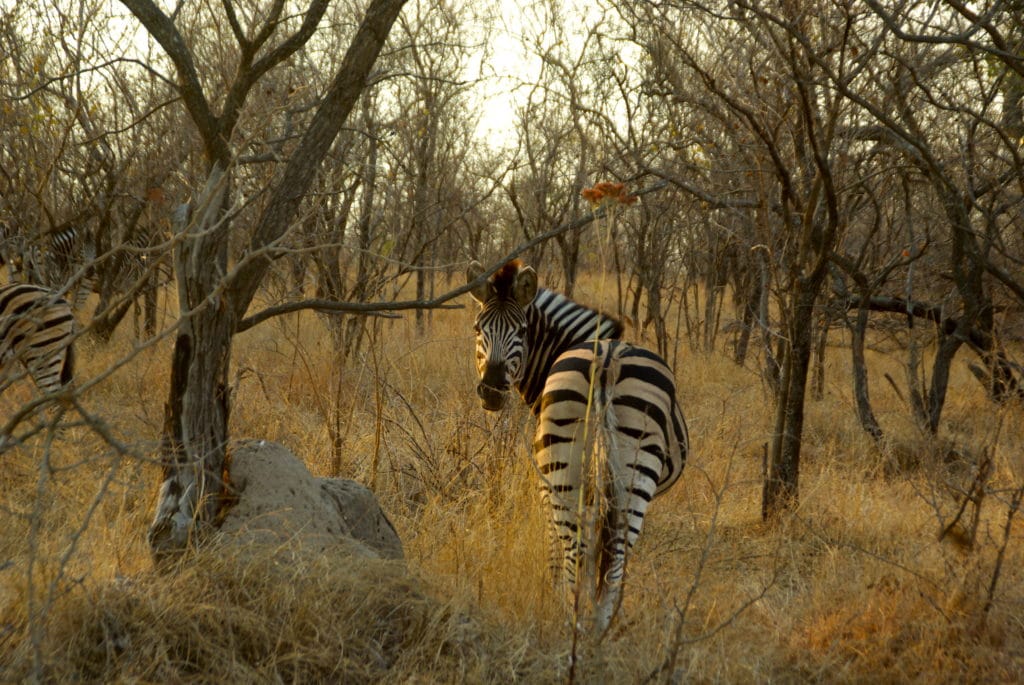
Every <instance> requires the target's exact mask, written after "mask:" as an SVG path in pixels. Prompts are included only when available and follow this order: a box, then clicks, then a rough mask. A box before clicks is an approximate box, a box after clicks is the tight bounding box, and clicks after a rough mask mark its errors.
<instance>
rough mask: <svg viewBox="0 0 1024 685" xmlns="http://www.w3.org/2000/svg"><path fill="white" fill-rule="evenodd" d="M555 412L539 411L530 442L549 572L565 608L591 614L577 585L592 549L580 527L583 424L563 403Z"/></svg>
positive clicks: (583, 506)
mask: <svg viewBox="0 0 1024 685" xmlns="http://www.w3.org/2000/svg"><path fill="white" fill-rule="evenodd" d="M556 408H557V409H558V411H556V412H551V411H544V412H542V413H541V416H540V420H539V422H538V424H537V433H536V439H535V441H534V460H535V462H536V465H537V469H538V471H539V473H540V479H541V482H540V495H541V502H542V504H543V505H544V507H545V508H546V509H547V511H548V531H549V536H550V539H551V568H552V573H553V575H554V577H555V583H556V586H557V587H558V590H559V594H561V595H562V596H563V597H564V599H565V604H566V607H567V608H568V609H569V610H570V611H573V610H576V612H577V613H589V612H586V605H587V604H589V602H588V601H587V599H588V598H587V597H583V596H578V592H579V591H580V588H581V586H580V585H579V584H578V583H579V581H580V580H583V579H584V576H585V575H586V564H585V560H586V558H587V557H588V556H589V555H588V552H589V551H590V550H591V549H592V548H593V545H592V544H591V538H592V535H590V530H588V528H591V527H588V526H586V525H585V524H584V521H585V520H586V518H588V517H587V515H586V509H587V504H588V503H587V502H586V501H585V500H581V497H583V496H585V494H586V493H585V492H584V489H583V488H582V487H581V483H582V479H583V474H582V465H583V453H584V432H585V430H586V428H587V426H586V422H585V421H583V420H582V417H580V416H573V415H572V414H575V412H573V411H570V414H569V415H566V409H567V407H566V406H565V403H564V402H563V403H561V404H559V405H557V407H556ZM568 409H570V410H571V409H572V408H571V407H568ZM583 409H584V411H585V407H583ZM582 587H584V588H585V587H586V585H583V586H582ZM591 587H593V586H592V585H591ZM580 610H583V611H580Z"/></svg>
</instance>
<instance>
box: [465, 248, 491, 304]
mask: <svg viewBox="0 0 1024 685" xmlns="http://www.w3.org/2000/svg"><path fill="white" fill-rule="evenodd" d="M483 272H484V266H483V264H481V263H480V262H478V261H476V260H475V259H474V260H473V261H471V262H470V263H469V266H468V267H467V268H466V283H472V282H473V281H475V280H476V279H477V277H479V276H480V274H482V273H483ZM492 291H493V286H492V285H491V284H490V283H489V282H484V283H481V284H480V285H478V286H477V287H475V288H473V289H472V290H470V291H469V294H470V295H472V296H473V299H474V300H476V301H477V302H479V303H480V304H483V303H484V302H486V301H487V298H488V297H490V295H491V293H492Z"/></svg>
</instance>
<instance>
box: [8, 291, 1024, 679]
mask: <svg viewBox="0 0 1024 685" xmlns="http://www.w3.org/2000/svg"><path fill="white" fill-rule="evenodd" d="M377 328H378V330H377V332H376V333H375V343H374V346H373V348H372V349H376V350H377V353H376V354H374V353H373V352H372V351H371V352H367V353H366V354H364V355H363V356H362V357H360V358H359V359H358V360H355V361H352V362H350V363H349V364H348V365H347V366H346V367H345V368H344V370H343V371H342V372H339V369H338V367H337V366H336V364H335V362H334V361H333V354H332V350H331V344H330V339H329V337H328V336H327V335H326V334H325V333H324V329H323V328H322V327H321V325H320V323H319V322H318V320H317V319H316V317H314V316H312V315H310V316H303V317H300V318H291V319H288V320H282V321H280V322H277V323H275V324H271V325H265V326H263V327H261V328H259V329H256V330H254V331H251V332H249V333H246V334H245V335H243V336H241V337H240V338H239V340H238V344H237V346H236V350H235V355H234V361H235V365H236V367H237V373H236V375H235V378H234V380H235V393H236V395H235V408H234V414H233V417H232V421H233V423H232V431H233V434H234V435H235V436H236V437H240V438H241V437H260V438H266V439H272V440H277V441H279V442H282V443H283V444H285V445H286V446H288V447H289V448H291V449H292V450H294V451H295V452H296V453H297V454H299V455H301V456H302V457H303V458H304V459H305V460H306V463H307V464H308V465H309V467H310V469H311V470H312V471H313V472H314V473H316V474H317V475H331V474H335V473H337V474H338V475H343V476H346V477H352V478H356V479H358V480H360V481H362V482H364V483H367V484H368V485H371V486H372V487H374V489H375V491H376V492H377V494H378V497H379V498H380V500H381V502H382V504H383V506H384V508H385V510H386V511H387V512H388V513H389V515H390V516H391V519H392V521H393V522H394V524H395V526H396V528H398V530H399V533H400V535H401V536H402V539H403V541H404V544H405V550H406V557H407V563H406V567H407V572H406V571H404V570H402V569H401V567H398V566H396V565H394V564H383V563H379V562H368V561H354V560H352V559H348V558H345V557H342V556H340V555H339V556H338V557H331V556H330V555H325V556H323V557H320V558H312V559H310V558H304V557H300V556H295V557H294V559H293V560H292V561H291V562H290V563H283V562H282V561H281V556H280V554H273V555H272V554H269V553H268V554H267V555H265V556H261V555H251V554H250V555H246V557H245V559H244V561H243V560H242V559H239V558H235V557H233V556H231V555H227V554H218V553H215V552H206V553H203V554H201V555H199V556H198V557H196V558H193V559H191V560H189V563H187V564H185V565H183V566H182V567H181V569H180V570H179V571H177V572H176V573H169V574H159V573H156V572H154V571H153V570H152V569H151V567H150V563H149V559H148V556H147V550H146V546H145V541H144V536H145V530H146V526H147V524H148V518H149V516H150V513H151V507H152V504H153V500H154V498H155V488H156V484H157V478H158V469H157V468H156V467H155V465H154V464H153V463H152V461H151V459H152V457H153V456H154V447H155V445H156V441H157V439H158V436H159V426H160V421H161V408H162V404H163V400H164V395H165V392H166V383H167V375H166V361H167V359H169V350H170V343H169V342H168V341H161V342H160V343H159V344H158V345H156V346H154V347H152V348H148V349H144V350H142V351H140V352H138V353H137V354H136V355H135V356H134V357H133V358H132V361H131V362H130V363H129V364H126V365H125V366H124V367H123V368H120V369H119V370H118V371H117V372H116V373H114V374H112V375H111V376H109V377H108V378H105V379H104V380H103V381H102V382H101V383H98V384H97V385H96V386H94V387H91V388H89V390H88V391H87V392H86V393H85V394H84V396H83V398H82V408H83V409H84V411H85V412H86V414H87V416H88V417H89V419H90V420H91V421H93V425H92V426H90V425H86V424H87V422H86V421H84V420H83V418H82V415H81V414H80V413H78V411H77V410H73V409H72V410H68V411H67V412H65V414H64V415H63V417H62V419H61V421H62V423H63V426H62V427H61V429H60V430H58V431H47V430H45V429H43V430H41V431H40V432H39V433H38V434H36V435H34V436H32V437H31V438H30V439H28V440H27V441H26V444H25V445H23V446H22V447H17V448H12V449H9V450H8V451H6V452H5V453H4V454H3V457H2V458H3V463H4V468H3V471H2V472H0V487H2V491H0V531H2V532H0V680H2V681H10V680H23V679H29V678H40V679H42V680H48V681H68V680H85V681H96V682H100V681H102V682H110V681H126V680H127V681H143V682H179V681H196V682H279V681H287V682H311V681H336V682H502V683H504V682H516V681H519V682H530V683H533V682H538V683H543V682H559V681H564V680H565V678H566V676H567V674H568V655H569V653H570V636H569V634H568V630H567V629H566V622H565V621H566V619H565V616H564V614H563V613H562V611H561V609H560V607H559V606H558V605H557V603H556V602H555V601H554V594H553V592H552V591H551V590H550V589H549V584H548V582H549V581H548V577H547V569H546V564H547V548H546V540H545V537H544V529H543V520H542V518H541V515H542V512H541V511H540V509H539V507H538V505H537V501H536V500H537V498H536V495H535V492H534V487H533V478H534V475H533V473H532V469H531V464H530V461H529V458H528V445H529V442H530V426H531V423H530V420H529V418H528V417H527V416H526V415H525V412H523V411H522V410H521V409H516V410H512V411H509V412H507V413H505V414H503V415H501V416H490V415H486V414H485V413H484V412H483V411H482V410H480V409H479V407H478V405H477V403H476V401H475V399H474V396H473V393H472V384H473V380H474V379H473V373H474V372H473V368H472V360H471V355H472V342H471V337H470V332H469V331H470V312H469V311H450V312H438V313H435V314H434V315H433V320H432V321H431V322H430V324H429V326H428V331H427V333H426V334H425V335H423V336H419V335H417V334H416V333H415V327H414V326H413V324H412V321H411V317H410V320H408V321H405V320H403V321H399V322H380V323H379V325H378V327H377ZM129 332H130V331H129ZM129 337H130V336H128V335H127V334H125V336H124V337H123V338H119V339H118V340H115V342H114V343H113V344H112V345H111V346H110V347H108V348H105V349H88V348H87V347H86V346H85V345H84V344H83V353H82V354H81V355H80V358H81V360H82V363H81V367H82V372H83V376H82V377H83V378H90V377H95V376H97V375H98V374H100V373H101V372H102V371H103V370H104V369H106V368H108V367H109V366H111V365H112V364H114V363H115V362H116V361H117V360H118V359H121V358H123V357H124V356H125V355H126V354H128V352H129V351H130V350H132V343H131V342H130V340H129V339H128V338H129ZM836 338H837V341H838V338H839V336H838V335H837V336H836ZM968 354H969V353H967V352H965V353H964V355H965V357H966V355H968ZM680 358H681V359H682V360H685V361H684V362H683V363H682V364H680V365H679V366H680V368H678V369H677V378H678V381H679V387H680V398H681V401H682V404H683V406H684V409H685V411H686V413H687V418H688V421H689V424H690V429H691V439H692V443H693V449H694V452H693V455H692V458H691V461H690V463H689V464H688V466H687V471H686V472H685V473H684V477H683V480H682V482H681V483H680V484H679V485H677V486H676V487H675V488H674V489H673V490H672V491H671V492H669V493H668V494H666V495H665V496H664V497H663V498H661V499H659V500H657V501H656V502H655V503H654V504H653V505H652V509H651V514H650V516H649V518H648V522H647V527H646V528H645V531H644V534H643V536H642V537H641V541H640V543H639V546H638V550H637V553H636V555H635V557H634V558H633V559H632V560H631V563H630V568H629V573H630V576H629V580H628V583H627V587H626V599H625V603H624V605H623V608H622V611H621V612H620V615H619V618H618V619H617V622H616V623H615V624H614V625H613V628H612V630H611V632H610V634H609V635H608V636H607V637H606V638H605V640H604V641H603V642H602V643H601V644H599V645H585V646H584V648H583V650H582V651H581V652H580V655H581V658H580V661H579V663H578V665H577V669H576V671H575V674H576V676H577V678H578V679H579V680H580V681H581V682H644V681H650V682H675V681H680V680H696V681H714V682H765V681H769V680H770V681H781V682H806V681H825V682H904V681H919V682H965V681H973V682H1012V681H1019V680H1020V679H1021V678H1024V619H1022V618H1021V617H1022V616H1024V611H1022V603H1024V577H1022V576H1024V571H1022V570H1021V569H1022V568H1024V553H1022V551H1021V538H1022V533H1021V524H1020V515H1019V514H1018V516H1017V517H1016V518H1014V519H1012V521H1011V523H1010V526H1009V528H1007V518H1008V512H1009V511H1010V510H1011V507H1012V504H1013V502H1012V495H1013V492H1014V489H1015V488H1020V487H1021V484H1022V483H1024V410H1022V408H1021V407H1019V406H1013V407H1005V408H997V407H994V406H993V405H991V404H990V403H988V402H987V400H986V399H985V398H984V396H983V394H982V392H981V388H980V386H979V385H978V384H977V382H976V381H975V380H974V379H973V378H972V377H971V376H970V374H969V373H968V372H967V370H966V361H967V360H966V358H965V359H964V360H958V363H957V368H956V373H955V375H954V378H953V379H952V386H951V392H950V399H949V401H948V404H947V408H946V413H945V415H944V430H943V435H942V436H941V438H940V439H938V440H928V439H925V438H924V437H922V436H921V435H920V434H919V433H918V432H917V430H916V429H915V428H914V427H913V424H912V422H911V421H910V420H909V418H908V410H907V408H906V406H905V405H904V404H903V403H902V401H901V400H900V398H899V397H898V396H897V395H896V393H895V391H894V390H893V389H892V388H891V387H890V386H889V385H888V384H887V383H886V382H885V381H884V379H883V378H882V376H881V374H882V373H883V372H886V373H890V375H892V376H893V377H894V378H901V377H902V376H901V373H902V371H901V359H900V358H899V355H898V354H895V353H890V354H887V355H882V354H881V353H874V356H872V358H871V359H870V361H871V363H872V370H873V372H875V373H877V376H876V375H873V376H872V399H873V401H874V405H875V410H876V412H877V414H878V416H879V419H880V421H881V423H882V425H883V428H885V429H886V430H887V431H888V433H889V438H888V439H889V442H887V443H886V445H885V446H883V447H882V448H881V449H879V448H877V447H875V446H874V445H873V444H872V443H871V441H870V440H869V439H868V438H867V437H865V435H864V433H863V431H861V430H860V428H859V427H858V425H857V423H856V419H855V414H854V411H853V406H852V399H851V393H850V382H849V376H850V374H849V368H848V366H849V362H848V352H847V350H846V349H845V348H843V347H841V346H836V347H835V348H833V349H831V350H830V356H829V366H828V370H827V375H826V379H827V382H826V392H825V397H824V398H823V399H822V400H820V401H816V402H813V403H811V404H810V405H809V407H808V417H807V428H806V435H805V442H804V452H803V463H802V471H801V504H800V507H799V509H798V510H797V511H796V512H795V514H794V515H793V516H792V517H791V518H790V519H789V520H787V521H784V522H782V523H779V524H776V525H773V526H767V525H765V524H763V523H762V522H761V521H760V516H759V513H760V488H761V480H760V478H761V459H762V454H763V445H764V443H765V441H766V440H767V439H768V436H769V433H770V426H771V410H770V399H769V398H768V396H767V395H766V392H765V389H764V387H763V385H762V383H761V381H760V377H759V376H758V374H757V373H756V371H755V370H754V369H753V364H751V365H750V368H747V369H740V368H738V367H736V366H735V365H733V364H732V363H731V362H729V361H728V359H727V358H726V357H725V356H724V355H719V354H715V355H708V356H698V355H696V354H694V353H692V352H689V351H688V350H687V349H681V351H680ZM31 396H32V390H31V388H29V387H28V386H27V385H25V384H19V385H18V386H16V387H14V388H11V389H10V391H9V392H8V393H6V394H5V395H4V397H2V398H0V410H2V411H3V412H10V411H12V410H13V409H15V408H17V407H18V406H20V403H22V402H24V401H25V400H26V399H28V398H30V397H31ZM98 430H99V431H102V433H103V434H104V435H105V436H106V438H104V437H103V436H101V434H100V433H99V432H98ZM112 443H113V444H112ZM116 445H121V447H122V448H127V450H128V451H123V450H122V449H118V448H117V447H116ZM986 455H987V458H988V461H989V462H990V464H991V466H990V467H989V469H988V471H987V472H986V476H987V477H986V479H985V480H984V483H983V488H982V491H983V496H982V497H980V498H976V499H977V500H978V502H980V510H977V512H976V511H975V510H976V509H978V508H977V507H976V505H974V504H971V503H970V502H968V504H967V505H966V506H964V507H962V502H963V501H964V497H963V493H967V492H972V489H971V488H972V483H974V481H975V480H976V476H977V474H978V471H979V468H980V464H982V463H983V462H984V461H985V459H986ZM961 507H962V508H963V509H964V511H963V512H960V509H961ZM958 512H960V513H959V518H958ZM954 521H955V522H956V525H954V526H952V527H950V526H951V524H952V523H953V522H954ZM957 526H959V527H957ZM945 528H950V530H951V531H959V532H958V534H957V535H952V534H950V535H947V536H946V538H945V539H943V540H941V541H940V540H939V539H938V534H939V532H940V531H942V530H943V529H945ZM1007 534H1008V535H1009V542H1008V543H1007V542H1006V540H1007V538H1006V535H1007ZM965 537H969V538H972V540H973V542H972V540H966V541H965V539H964V538H965ZM966 542H972V544H971V545H970V546H968V545H967V544H965V543H966ZM1000 554H1002V556H1000Z"/></svg>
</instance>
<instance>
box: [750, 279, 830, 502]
mask: <svg viewBox="0 0 1024 685" xmlns="http://www.w3.org/2000/svg"><path fill="white" fill-rule="evenodd" d="M820 280H821V279H820V278H817V279H814V278H812V279H808V280H805V279H800V280H799V281H798V283H797V285H796V287H795V290H796V292H794V294H793V304H794V307H793V310H792V312H793V313H792V316H793V320H792V322H791V324H790V326H789V333H790V345H789V349H788V351H787V352H786V355H785V361H784V362H783V371H782V382H781V384H780V388H779V396H778V401H777V403H776V413H775V433H774V435H773V436H772V443H771V450H770V451H769V459H768V474H767V477H766V478H765V483H764V494H763V498H762V502H761V515H762V517H763V518H764V519H766V520H767V519H771V518H774V517H775V516H776V515H778V514H779V513H781V512H782V511H783V510H785V509H787V508H789V507H791V506H793V505H795V504H796V503H797V499H798V493H799V475H800V442H801V438H802V436H803V423H804V402H805V395H806V388H807V375H808V371H809V368H810V361H811V348H812V346H813V345H812V340H813V337H814V302H815V300H816V299H817V291H818V286H819V285H820ZM816 283H817V284H816Z"/></svg>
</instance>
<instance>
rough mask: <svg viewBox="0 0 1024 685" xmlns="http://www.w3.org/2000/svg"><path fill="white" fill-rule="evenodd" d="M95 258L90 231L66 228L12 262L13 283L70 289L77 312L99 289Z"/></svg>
mask: <svg viewBox="0 0 1024 685" xmlns="http://www.w3.org/2000/svg"><path fill="white" fill-rule="evenodd" d="M95 258H96V246H95V244H94V243H93V241H92V240H91V238H90V236H89V235H88V233H87V231H85V230H84V229H82V228H79V227H78V226H75V225H74V224H64V225H63V226H59V227H57V228H55V229H54V230H52V231H50V232H49V233H46V234H45V235H43V236H42V238H41V239H40V240H39V241H38V242H37V243H35V244H32V245H26V246H24V247H22V249H20V250H19V251H18V254H16V255H15V256H14V258H13V260H12V267H13V272H14V273H13V276H14V278H12V280H19V281H21V282H24V283H32V284H35V285H43V286H46V287H48V288H54V289H63V288H66V289H67V293H68V298H69V300H70V301H71V303H72V304H73V305H74V308H75V310H76V311H77V310H80V309H82V308H83V307H84V306H85V301H86V300H87V299H88V297H89V294H90V293H91V292H93V290H94V289H95V282H96V274H95V269H94V268H93V263H94V261H95Z"/></svg>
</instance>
